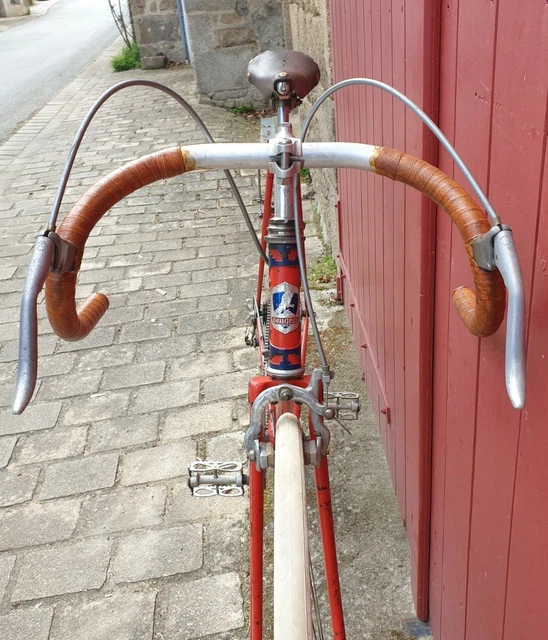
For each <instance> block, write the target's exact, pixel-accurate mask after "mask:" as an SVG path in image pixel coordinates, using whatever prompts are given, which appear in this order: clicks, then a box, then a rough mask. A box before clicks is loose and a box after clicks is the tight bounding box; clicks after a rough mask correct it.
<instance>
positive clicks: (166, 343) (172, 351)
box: [136, 336, 196, 362]
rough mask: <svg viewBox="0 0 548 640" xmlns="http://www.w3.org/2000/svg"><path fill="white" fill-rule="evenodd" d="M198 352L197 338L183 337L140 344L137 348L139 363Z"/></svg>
mask: <svg viewBox="0 0 548 640" xmlns="http://www.w3.org/2000/svg"><path fill="white" fill-rule="evenodd" d="M195 350H196V338H195V336H182V337H177V338H170V339H164V340H155V341H154V342H149V343H144V344H139V345H138V346H137V357H136V359H137V362H152V361H153V360H165V359H167V358H178V357H180V356H186V355H188V354H189V353H192V352H193V351H195Z"/></svg>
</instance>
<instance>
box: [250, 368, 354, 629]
mask: <svg viewBox="0 0 548 640" xmlns="http://www.w3.org/2000/svg"><path fill="white" fill-rule="evenodd" d="M320 379H321V373H320V372H319V371H316V372H314V373H313V375H312V376H303V377H302V378H298V379H296V380H288V381H279V380H273V379H272V378H271V377H268V376H256V377H254V378H252V380H251V381H250V384H249V402H250V405H251V426H250V428H249V430H248V432H247V434H246V446H247V447H248V451H249V452H250V458H252V459H250V461H249V484H250V490H249V493H250V638H251V640H262V637H263V636H262V627H263V546H264V540H263V531H264V480H265V472H266V469H267V467H268V466H269V461H270V456H269V455H267V453H266V452H265V450H264V448H265V447H266V444H267V443H266V442H265V439H266V437H267V436H265V425H264V423H263V422H262V421H261V417H262V416H264V414H265V408H266V410H267V411H268V407H270V406H272V404H278V405H283V406H284V410H286V409H287V410H293V411H294V412H295V413H296V414H297V415H298V414H299V413H300V405H301V404H307V405H308V407H309V412H310V419H309V424H310V441H311V444H316V447H312V446H311V447H310V449H309V456H310V462H311V463H314V476H315V486H316V498H317V504H318V513H319V523H320V534H321V539H322V547H323V555H324V565H325V576H326V583H327V591H328V599H329V607H330V613H331V623H332V628H333V637H334V638H336V639H337V640H344V639H345V638H346V634H345V627H344V614H343V608H342V599H341V590H340V580H339V571H338V564H337V551H336V544H335V529H334V522H333V510H332V503H331V489H330V483H329V466H328V461H327V446H328V443H329V431H328V430H327V428H326V427H325V425H324V424H323V414H325V411H326V410H327V411H328V410H329V407H328V404H327V405H324V403H323V402H322V397H321V385H320V384H319V382H320ZM318 412H321V414H322V415H318ZM275 413H279V411H278V412H275ZM257 421H259V422H257ZM257 425H260V426H259V433H257V431H256V426H257ZM252 443H253V444H252ZM312 454H313V455H312Z"/></svg>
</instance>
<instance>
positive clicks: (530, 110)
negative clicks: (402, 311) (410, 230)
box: [430, 0, 548, 640]
mask: <svg viewBox="0 0 548 640" xmlns="http://www.w3.org/2000/svg"><path fill="white" fill-rule="evenodd" d="M440 74H441V75H440V77H441V82H440V126H441V128H442V129H443V130H444V131H445V132H446V133H447V134H448V136H449V138H450V139H452V140H454V142H455V145H456V148H457V150H458V151H459V152H460V153H461V155H462V156H463V158H464V159H465V161H467V162H468V163H469V165H470V167H471V169H472V171H473V173H474V174H475V176H476V178H477V179H478V181H479V182H480V184H481V185H482V186H483V187H484V188H485V189H486V190H487V194H488V196H489V198H490V200H491V202H492V203H493V205H494V206H495V209H496V210H497V211H498V213H499V214H500V215H501V217H502V219H503V220H504V222H506V223H508V224H510V225H511V226H512V227H513V228H514V233H515V238H516V243H517V247H518V251H519V254H520V257H521V262H522V268H523V273H524V279H525V286H526V295H527V316H528V367H527V374H528V384H529V390H528V400H527V404H526V407H525V410H524V411H523V412H517V411H515V410H513V409H512V408H511V406H510V404H509V401H508V399H507V397H506V393H505V389H504V374H503V367H504V334H505V326H504V327H503V328H502V329H501V330H499V332H498V333H497V334H496V335H495V336H493V337H492V338H489V339H485V340H483V341H481V342H480V341H478V340H477V339H475V338H473V337H472V336H470V335H468V334H467V333H466V331H465V330H464V328H463V327H462V326H461V324H460V321H459V318H458V317H457V315H456V313H455V312H454V310H453V309H452V307H451V302H450V299H449V298H450V292H451V291H452V289H453V288H454V287H455V286H458V285H460V284H467V285H468V284H470V277H469V274H468V272H467V271H468V267H467V265H466V260H465V257H464V255H463V251H462V247H461V242H460V239H459V238H457V237H456V236H457V234H455V233H454V232H453V230H452V229H451V225H450V224H449V222H448V221H447V220H445V218H444V217H442V214H439V215H440V217H439V220H438V226H437V242H436V308H435V331H434V334H435V346H434V412H433V456H432V460H433V483H432V486H433V492H432V533H431V574H430V618H431V626H432V629H433V631H434V637H435V638H436V640H439V639H442V638H443V640H481V639H485V640H521V639H523V640H525V639H527V640H542V639H544V638H546V637H547V632H546V616H547V614H548V464H547V461H548V417H547V416H548V393H547V389H548V277H547V275H548V273H547V266H546V265H547V259H548V256H547V254H548V231H547V227H548V173H547V171H548V169H547V163H546V160H547V156H546V154H547V122H548V108H547V106H548V102H547V99H548V4H547V3H546V2H544V1H542V2H541V1H540V0H539V1H535V0H522V1H521V2H512V1H511V0H499V1H497V2H478V1H477V0H459V1H453V0H449V1H448V2H446V3H444V10H443V12H442V21H441V64H440ZM440 162H441V167H442V169H444V170H445V171H446V172H448V173H450V174H451V173H452V172H453V165H452V163H451V162H450V161H449V159H448V158H447V156H446V155H445V154H440ZM456 178H457V180H460V179H461V176H459V175H458V174H457V175H456Z"/></svg>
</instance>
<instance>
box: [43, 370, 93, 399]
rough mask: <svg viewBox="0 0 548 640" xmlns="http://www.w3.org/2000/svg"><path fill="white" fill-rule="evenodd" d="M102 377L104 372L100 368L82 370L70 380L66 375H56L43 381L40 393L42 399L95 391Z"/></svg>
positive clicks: (68, 396)
mask: <svg viewBox="0 0 548 640" xmlns="http://www.w3.org/2000/svg"><path fill="white" fill-rule="evenodd" d="M102 377H103V372H102V371H100V370H98V371H90V372H88V373H83V372H81V373H79V374H78V375H76V376H72V378H71V379H70V381H69V380H68V379H67V377H66V376H55V377H53V378H49V379H48V380H44V381H43V382H42V385H41V387H40V392H39V394H38V395H39V397H40V400H61V399H62V398H70V397H71V396H80V395H84V394H88V393H94V392H95V391H97V390H98V389H99V384H100V382H101V378H102Z"/></svg>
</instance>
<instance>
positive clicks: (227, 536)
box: [204, 518, 249, 570]
mask: <svg viewBox="0 0 548 640" xmlns="http://www.w3.org/2000/svg"><path fill="white" fill-rule="evenodd" d="M247 553H249V538H248V522H247V521H246V520H244V519H243V518H225V519H224V520H223V524H222V526H219V524H218V523H216V522H213V523H209V524H207V525H206V526H205V529H204V564H205V565H206V568H209V567H211V568H215V569H216V570H218V569H219V568H224V567H230V566H231V565H239V563H240V562H241V561H242V558H244V557H245V556H246V554H247Z"/></svg>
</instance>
